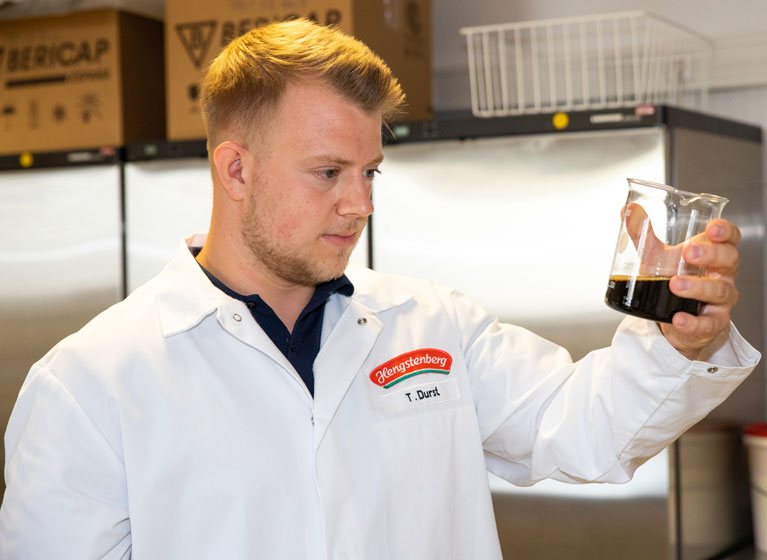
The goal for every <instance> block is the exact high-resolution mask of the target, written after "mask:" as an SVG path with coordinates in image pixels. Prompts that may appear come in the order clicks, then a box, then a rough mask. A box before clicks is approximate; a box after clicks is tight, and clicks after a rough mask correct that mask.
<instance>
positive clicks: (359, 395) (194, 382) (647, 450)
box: [0, 21, 759, 560]
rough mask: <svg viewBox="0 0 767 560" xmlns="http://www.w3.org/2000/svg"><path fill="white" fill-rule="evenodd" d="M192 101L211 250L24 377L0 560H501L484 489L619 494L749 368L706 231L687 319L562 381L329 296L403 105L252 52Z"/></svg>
mask: <svg viewBox="0 0 767 560" xmlns="http://www.w3.org/2000/svg"><path fill="white" fill-rule="evenodd" d="M202 91H203V96H202V103H203V112H204V116H205V121H206V126H207V130H208V139H209V154H210V163H211V170H212V177H213V185H214V204H213V216H212V221H211V226H210V232H209V234H208V236H207V238H205V237H204V236H195V237H193V238H191V239H189V240H188V244H186V245H184V246H183V247H182V248H181V250H180V252H179V254H178V256H177V257H176V258H175V259H174V260H173V261H172V262H171V263H170V264H169V265H168V267H167V268H166V269H165V270H164V271H163V272H162V274H160V275H159V276H158V277H157V278H155V279H154V280H152V281H151V282H149V283H148V284H147V285H145V286H143V287H142V288H140V289H139V290H137V291H136V292H134V293H133V294H132V295H131V296H130V297H128V298H127V299H126V300H125V301H124V302H122V303H119V304H117V305H115V306H114V307H112V308H111V309H109V310H107V311H106V312H104V313H103V314H101V315H100V316H99V317H97V318H96V319H95V320H94V321H92V322H91V323H90V324H89V325H87V326H86V327H84V328H83V329H82V330H81V331H80V332H78V333H76V334H74V335H73V336H71V337H69V338H67V339H65V340H64V341H63V342H61V343H60V344H59V345H57V346H56V347H55V348H54V349H53V350H52V351H51V352H50V353H49V354H48V355H47V356H45V357H44V358H43V359H42V360H41V361H40V362H38V363H37V364H35V366H33V368H32V371H31V372H30V374H29V377H28V379H27V381H26V382H25V385H24V387H23V389H22V391H21V394H20V396H19V400H18V403H17V406H16V408H15V410H14V413H13V416H12V418H11V421H10V423H9V427H8V431H7V436H6V445H7V455H8V462H7V467H6V476H7V481H8V490H7V492H6V495H5V500H4V503H3V507H2V511H1V512H0V547H2V548H0V556H2V557H3V558H25V559H28V558H102V557H105V558H126V557H128V556H130V555H132V557H133V558H134V559H137V560H143V559H146V558H161V559H164V560H165V559H174V558H216V559H218V558H290V559H293V558H328V559H341V558H343V559H347V558H348V559H378V558H380V559H395V558H396V559H407V558H417V559H445V558H460V559H463V558H466V559H478V558H481V559H486V558H500V549H499V545H498V539H497V535H496V532H495V524H494V518H493V511H492V505H491V500H490V493H489V490H488V482H487V476H486V470H487V469H488V468H489V469H490V470H492V471H493V472H495V473H496V474H498V475H500V476H502V477H504V478H506V479H507V480H510V481H511V482H514V483H517V484H532V483H534V482H536V481H538V480H540V479H543V478H547V477H551V478H555V479H559V480H563V481H566V482H582V481H601V482H623V481H626V480H629V479H630V477H631V476H632V473H633V471H634V470H635V469H636V468H637V467H638V466H639V465H640V464H641V463H642V462H643V461H645V460H646V459H647V458H649V457H650V456H652V455H654V454H655V453H657V452H658V451H660V450H661V449H663V448H664V447H665V446H667V445H668V444H669V443H670V442H671V441H673V440H674V439H675V438H676V437H677V436H678V435H679V434H680V433H682V432H683V431H684V430H685V429H687V428H688V427H689V426H691V425H692V424H693V423H695V422H696V421H698V420H699V419H700V418H701V417H703V416H704V415H705V414H706V413H707V412H708V411H709V410H710V409H711V408H713V407H714V406H716V405H717V404H718V403H719V402H721V401H722V400H723V399H724V398H725V397H726V396H727V395H728V394H729V393H730V392H731V391H732V390H733V389H734V388H735V387H736V386H737V385H738V384H739V383H740V382H741V381H742V380H743V379H744V378H745V377H746V375H748V373H749V372H750V371H751V370H752V369H753V367H754V366H755V365H756V363H757V361H758V359H759V355H758V353H757V352H756V351H755V350H754V349H753V348H751V347H750V346H749V345H748V343H746V342H745V341H744V340H743V339H742V338H740V336H739V335H738V334H737V332H736V331H735V329H734V327H732V326H730V325H729V311H730V308H731V307H732V305H733V304H734V302H735V300H736V298H737V292H736V290H735V288H734V276H735V271H736V269H737V264H738V255H737V250H736V249H735V244H736V243H737V241H738V238H739V232H738V230H737V228H735V226H733V225H732V224H730V223H729V222H726V221H723V220H719V221H716V222H715V223H713V224H711V225H710V226H709V228H708V231H707V236H708V238H707V239H706V240H699V241H700V242H699V243H696V244H693V245H692V246H691V247H689V248H688V249H687V250H686V258H687V259H689V260H690V261H693V262H696V263H698V264H702V265H705V266H706V267H707V268H708V270H709V276H708V277H707V278H705V279H694V278H676V279H675V280H674V281H673V283H672V289H673V290H674V291H675V292H676V293H677V294H679V295H684V296H687V297H695V298H698V299H701V300H703V301H705V302H707V306H706V309H705V312H704V313H703V314H702V315H701V316H700V317H693V316H688V315H683V314H678V315H677V316H675V317H674V324H673V325H664V326H663V327H662V328H663V332H662V333H661V331H660V330H659V329H658V327H657V326H656V325H655V324H653V323H650V322H647V321H642V320H638V319H634V318H627V319H626V320H625V322H624V323H623V324H622V325H621V327H620V328H619V330H618V332H617V333H616V336H615V339H614V343H613V346H612V347H611V348H608V349H604V350H600V351H597V352H594V353H592V354H590V355H589V356H587V357H586V358H584V359H583V360H582V361H580V362H579V363H577V364H573V363H571V361H570V358H569V356H568V354H567V352H566V351H565V350H563V349H561V348H558V347H557V346H555V345H553V344H551V343H549V342H547V341H545V340H542V339H540V338H538V337H536V336H535V335H533V334H531V333H529V332H527V331H525V330H523V329H520V328H517V327H513V326H510V325H502V324H499V323H498V322H497V321H496V320H495V319H494V318H493V317H492V316H490V315H488V314H487V313H486V312H484V311H483V310H482V309H480V308H479V307H478V306H477V305H476V304H474V303H473V302H472V301H470V300H469V299H467V298H466V297H464V296H461V295H459V294H456V293H454V292H451V291H450V290H447V289H443V288H440V287H435V286H433V285H432V284H431V283H429V282H426V281H418V280H414V279H408V278H401V277H385V276H382V275H380V274H377V273H375V272H372V271H369V270H363V269H355V270H350V271H349V273H348V274H349V276H348V278H347V276H345V275H344V271H345V269H346V266H347V260H348V258H349V254H350V252H351V250H352V248H353V246H354V244H355V242H356V241H357V239H358V238H359V236H360V232H361V231H362V229H363V227H364V225H365V223H366V220H367V218H368V216H369V215H370V214H371V213H372V211H373V208H372V206H371V201H370V189H371V182H372V178H373V176H374V175H375V174H376V172H377V170H378V169H377V168H378V165H379V163H380V162H381V160H382V151H381V135H380V130H381V124H382V122H383V121H386V120H387V119H389V118H390V117H391V115H393V114H394V112H395V111H396V109H397V107H398V106H399V105H400V104H401V101H402V94H401V91H400V88H399V86H398V84H397V82H396V80H395V79H394V78H392V76H391V74H390V72H389V70H388V68H387V67H386V66H385V65H384V64H383V63H382V62H381V61H380V60H379V59H378V58H376V57H375V56H374V55H373V54H372V53H370V52H369V51H368V50H367V49H366V48H365V47H364V46H363V45H361V44H360V43H358V42H356V41H354V40H353V39H351V38H348V37H345V36H343V35H341V34H340V33H338V32H336V31H332V30H329V29H326V28H321V27H318V26H315V25H313V24H311V23H308V22H306V21H294V22H289V23H282V24H275V25H271V26H267V27H264V28H261V29H258V30H255V31H252V32H251V33H249V34H247V35H245V36H244V37H242V38H240V39H238V40H236V41H234V42H233V43H232V44H230V45H229V46H228V47H227V48H226V49H225V50H224V52H223V53H222V54H221V55H220V56H219V57H218V59H217V60H216V61H214V63H213V64H212V66H211V68H210V70H209V72H208V74H207V76H206V78H205V81H204V84H203V89H202ZM195 257H196V259H195Z"/></svg>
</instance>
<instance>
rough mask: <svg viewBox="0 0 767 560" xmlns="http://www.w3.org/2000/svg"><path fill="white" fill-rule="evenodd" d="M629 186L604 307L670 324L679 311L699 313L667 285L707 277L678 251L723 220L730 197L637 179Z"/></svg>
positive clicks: (694, 304) (695, 303)
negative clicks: (715, 221) (673, 279)
mask: <svg viewBox="0 0 767 560" xmlns="http://www.w3.org/2000/svg"><path fill="white" fill-rule="evenodd" d="M628 183H629V192H628V198H627V199H626V205H625V206H624V207H623V212H622V218H621V229H620V233H619V234H618V243H617V246H616V247H615V256H614V258H613V265H612V270H611V272H610V279H609V281H608V284H607V293H606V295H605V303H607V305H608V306H610V307H612V308H613V309H616V310H618V311H621V312H623V313H628V314H629V315H636V316H637V317H642V318H644V319H650V320H652V321H660V322H663V323H670V322H671V318H672V317H673V316H674V313H676V312H677V311H684V312H686V313H690V314H692V315H698V313H699V312H700V309H701V307H702V303H701V302H700V301H698V300H695V299H688V298H681V297H678V296H675V295H674V294H672V293H671V290H670V289H669V281H670V280H671V277H672V276H676V275H679V274H682V275H687V276H702V275H704V274H705V270H703V269H702V268H701V267H698V266H694V265H691V264H689V263H687V262H686V261H685V260H684V259H683V258H682V249H684V247H685V244H686V243H687V242H688V241H689V240H690V239H691V238H693V237H695V236H696V235H699V234H703V232H704V231H705V229H706V224H707V223H708V222H709V221H711V220H713V219H716V218H719V217H720V216H721V214H722V209H723V208H724V205H725V204H727V202H728V199H726V198H723V197H721V196H717V195H713V194H705V193H692V192H686V191H680V190H678V189H675V188H674V187H671V186H669V185H662V184H660V183H652V182H650V181H642V180H639V179H628Z"/></svg>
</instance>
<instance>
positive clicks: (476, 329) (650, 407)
mask: <svg viewBox="0 0 767 560" xmlns="http://www.w3.org/2000/svg"><path fill="white" fill-rule="evenodd" d="M446 301H447V303H446V306H447V307H448V309H452V312H453V313H454V314H455V315H454V320H455V321H456V323H457V325H458V328H459V333H460V334H459V336H460V337H461V346H462V349H463V352H464V359H465V363H466V367H467V371H468V375H469V378H470V384H471V388H472V393H473V398H474V401H475V407H476V413H477V416H478V420H479V425H480V432H481V437H482V440H483V447H484V450H485V457H486V463H487V466H488V469H489V470H491V471H492V472H493V473H495V474H497V475H498V476H500V477H502V478H505V479H506V480H508V481H510V482H512V483H515V484H518V485H530V484H533V483H535V482H537V481H539V480H542V479H544V478H554V479H557V480H562V481H565V482H588V481H594V482H626V481H628V480H630V479H631V477H632V475H633V472H634V470H635V469H636V468H637V467H638V466H639V465H641V464H642V463H643V462H645V461H646V460H647V459H649V458H650V457H652V456H653V455H655V454H656V453H658V452H659V451H661V450H662V449H663V448H665V447H666V446H668V445H669V444H670V443H671V442H673V441H674V440H675V439H676V438H677V437H678V436H679V435H681V434H682V433H683V432H684V431H685V430H686V429H688V428H689V427H690V426H692V425H693V424H695V423H696V422H698V421H699V420H700V419H701V418H703V417H704V416H705V415H706V414H707V413H708V412H709V411H710V410H711V409H713V408H714V407H715V406H717V405H718V404H719V403H721V402H722V401H723V400H724V399H725V398H726V397H727V396H728V395H729V394H730V393H731V392H732V391H733V390H734V389H735V388H736V387H737V386H738V385H739V384H740V383H741V382H742V381H743V380H744V379H745V378H746V376H747V375H748V374H749V373H750V372H751V371H752V370H753V368H754V367H755V366H756V364H757V363H758V362H759V359H760V354H759V353H758V352H757V351H756V350H755V349H754V348H752V347H751V346H750V345H749V344H748V343H747V342H746V341H745V340H744V339H743V338H742V337H741V336H740V335H739V334H738V332H737V330H736V329H735V327H734V326H733V325H730V328H729V331H728V332H727V333H726V334H725V335H724V336H723V337H720V339H719V340H717V341H715V343H713V346H712V347H711V348H709V349H708V353H707V356H706V359H707V360H709V361H707V362H702V361H691V360H688V359H687V358H685V357H684V356H682V355H681V354H680V353H679V352H677V351H676V350H675V349H674V348H673V347H672V346H671V345H670V344H669V343H668V341H666V339H665V338H664V337H663V335H662V334H661V332H660V330H659V329H658V327H657V326H656V325H655V323H653V322H651V321H645V320H641V319H637V318H633V317H627V318H626V319H624V321H623V322H622V323H621V325H620V326H619V328H618V330H617V332H616V334H615V336H614V338H613V341H612V345H611V346H610V347H608V348H604V349H601V350H597V351H594V352H592V353H590V354H588V355H587V356H586V357H584V358H583V359H582V360H580V361H579V362H577V363H573V362H572V360H571V359H570V356H569V354H568V353H567V351H566V350H564V349H563V348H561V347H559V346H557V345H555V344H553V343H551V342H549V341H546V340H544V339H542V338H540V337H538V336H537V335H535V334H533V333H531V332H529V331H527V330H525V329H522V328H519V327H515V326H512V325H506V324H502V323H500V322H498V321H497V320H496V319H495V318H494V317H493V316H491V315H490V314H488V313H487V312H485V311H484V310H482V309H481V308H480V307H479V306H477V305H476V304H475V303H474V302H472V301H471V300H469V299H468V298H466V297H465V296H463V295H460V294H457V293H455V292H450V293H449V295H448V296H447V300H446Z"/></svg>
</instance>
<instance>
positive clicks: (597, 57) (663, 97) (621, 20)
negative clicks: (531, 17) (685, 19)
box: [460, 12, 713, 117]
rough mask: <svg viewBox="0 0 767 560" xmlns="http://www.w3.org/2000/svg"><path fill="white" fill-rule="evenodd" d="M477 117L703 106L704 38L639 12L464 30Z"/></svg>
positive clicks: (707, 44)
mask: <svg viewBox="0 0 767 560" xmlns="http://www.w3.org/2000/svg"><path fill="white" fill-rule="evenodd" d="M460 32H461V34H462V35H465V36H466V42H467V48H468V57H469V79H470V85H471V105H472V112H473V113H474V115H476V116H478V117H499V116H508V115H521V114H531V113H542V112H553V111H572V110H581V109H604V108H613V107H627V106H636V105H645V104H671V105H676V106H680V107H689V108H703V107H705V105H706V101H707V96H708V84H709V79H710V68H711V59H712V53H713V48H712V44H711V41H709V40H708V39H706V38H705V37H703V36H701V35H699V34H697V33H694V32H692V31H690V30H687V29H685V28H683V27H681V26H679V25H677V24H675V23H672V22H670V21H667V20H665V19H662V18H660V17H658V16H656V15H654V14H649V13H647V12H625V13H615V14H600V15H594V16H584V17H572V18H558V19H548V20H536V21H527V22H518V23H507V24H498V25H483V26H477V27H464V28H462V29H461V30H460Z"/></svg>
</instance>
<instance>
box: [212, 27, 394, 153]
mask: <svg viewBox="0 0 767 560" xmlns="http://www.w3.org/2000/svg"><path fill="white" fill-rule="evenodd" d="M300 80H317V81H319V82H321V83H323V84H326V85H328V86H330V87H332V88H333V89H335V90H336V91H337V92H338V93H339V94H341V95H342V96H344V97H346V98H347V99H349V101H351V102H352V103H355V104H356V105H357V106H358V107H360V108H361V109H363V110H365V111H366V112H368V113H370V114H374V113H379V114H380V115H381V117H382V120H383V122H390V121H391V120H392V119H393V118H395V117H396V116H397V115H398V114H399V113H400V111H401V109H402V107H403V105H404V98H405V96H404V93H403V92H402V88H401V87H400V85H399V82H398V81H397V79H396V78H395V77H394V76H393V75H392V73H391V70H390V69H389V67H388V66H387V65H386V63H385V62H384V61H383V60H381V59H380V58H379V57H378V56H376V55H375V54H374V53H373V52H372V51H371V50H370V49H369V48H368V47H367V46H366V45H365V44H364V43H362V42H360V41H358V40H357V39H354V38H353V37H350V36H348V35H345V34H344V33H342V32H340V31H339V30H337V29H335V28H332V27H324V26H321V25H318V24H315V23H313V22H311V21H309V20H307V19H303V18H302V19H297V20H291V21H283V22H279V23H273V24H269V25H266V26H263V27H259V28H256V29H253V30H251V31H250V32H248V33H246V34H245V35H242V36H241V37H239V38H237V39H235V40H234V41H232V42H231V43H230V44H229V45H228V46H227V47H226V48H224V50H223V51H221V53H220V54H219V55H218V56H217V57H216V58H215V59H214V60H213V61H212V62H211V64H210V66H209V68H208V71H207V73H206V75H205V77H204V78H203V81H202V88H201V96H200V99H201V105H202V115H203V119H204V121H205V128H206V131H207V135H208V149H212V148H213V147H215V144H217V143H218V142H219V141H222V140H223V138H220V136H221V135H222V134H224V133H227V134H235V135H237V136H238V137H239V138H238V139H239V140H240V141H245V140H247V139H250V138H252V134H253V132H254V131H255V132H256V133H257V132H258V131H262V130H264V128H263V126H264V124H265V123H268V122H269V116H270V114H271V113H273V112H274V110H275V109H276V108H277V106H278V104H279V102H280V100H281V99H282V95H283V93H284V91H285V88H286V87H287V85H288V84H289V83H291V82H294V81H300Z"/></svg>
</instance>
